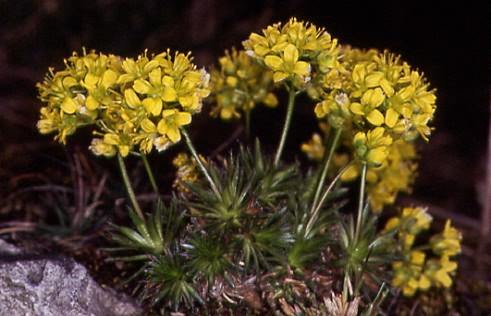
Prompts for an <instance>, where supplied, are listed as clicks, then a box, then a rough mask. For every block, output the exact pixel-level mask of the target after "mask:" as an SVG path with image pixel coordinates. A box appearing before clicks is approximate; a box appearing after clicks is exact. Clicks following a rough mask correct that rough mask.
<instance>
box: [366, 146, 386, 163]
mask: <svg viewBox="0 0 491 316" xmlns="http://www.w3.org/2000/svg"><path fill="white" fill-rule="evenodd" d="M386 158H387V149H386V148H385V147H377V148H375V149H371V150H370V151H369V152H368V155H367V162H369V163H370V164H373V165H376V166H379V165H381V164H382V163H383V162H384V161H385V159H386Z"/></svg>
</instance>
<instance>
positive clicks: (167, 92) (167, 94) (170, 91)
mask: <svg viewBox="0 0 491 316" xmlns="http://www.w3.org/2000/svg"><path fill="white" fill-rule="evenodd" d="M162 100H164V101H165V102H173V101H176V100H177V92H176V90H175V89H174V88H171V87H166V88H164V93H163V94H162Z"/></svg>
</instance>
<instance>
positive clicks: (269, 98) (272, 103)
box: [263, 93, 278, 108]
mask: <svg viewBox="0 0 491 316" xmlns="http://www.w3.org/2000/svg"><path fill="white" fill-rule="evenodd" d="M263 103H264V104H265V105H266V106H269V107H272V108H274V107H276V106H277V105H278V98H276V95H274V94H273V93H268V94H267V95H266V97H264V99H263Z"/></svg>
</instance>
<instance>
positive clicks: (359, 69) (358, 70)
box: [351, 64, 366, 83]
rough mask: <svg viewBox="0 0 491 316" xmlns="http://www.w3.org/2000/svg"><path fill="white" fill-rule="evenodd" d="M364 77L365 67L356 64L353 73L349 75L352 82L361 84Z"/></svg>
mask: <svg viewBox="0 0 491 316" xmlns="http://www.w3.org/2000/svg"><path fill="white" fill-rule="evenodd" d="M365 76H366V69H365V66H364V65H362V64H356V66H355V68H353V73H352V74H351V77H352V78H353V81H354V82H357V83H359V82H362V81H363V80H364V79H365Z"/></svg>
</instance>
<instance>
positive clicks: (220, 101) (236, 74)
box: [210, 49, 278, 120]
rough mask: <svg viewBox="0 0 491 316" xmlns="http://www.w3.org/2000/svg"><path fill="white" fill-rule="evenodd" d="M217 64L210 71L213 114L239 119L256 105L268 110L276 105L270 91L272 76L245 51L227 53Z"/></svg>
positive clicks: (276, 102)
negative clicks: (213, 103)
mask: <svg viewBox="0 0 491 316" xmlns="http://www.w3.org/2000/svg"><path fill="white" fill-rule="evenodd" d="M219 64H220V65H219V68H214V69H212V71H211V84H210V90H211V91H212V96H213V97H214V102H215V103H216V106H215V108H214V109H213V110H212V112H211V114H212V115H219V116H220V117H221V118H222V119H224V120H228V119H232V118H238V117H240V116H241V115H242V113H243V112H246V111H250V110H251V109H253V108H254V107H255V106H256V104H258V103H262V104H264V105H266V106H269V107H275V106H277V105H278V99H277V98H276V95H275V94H274V93H273V92H272V90H273V73H272V72H271V71H269V70H267V69H265V68H264V67H261V65H259V64H258V63H257V61H256V60H254V59H253V58H252V57H250V56H248V55H247V54H246V53H245V52H244V51H242V50H236V49H232V51H231V52H230V51H226V52H225V56H223V57H221V58H220V59H219Z"/></svg>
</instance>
